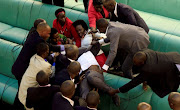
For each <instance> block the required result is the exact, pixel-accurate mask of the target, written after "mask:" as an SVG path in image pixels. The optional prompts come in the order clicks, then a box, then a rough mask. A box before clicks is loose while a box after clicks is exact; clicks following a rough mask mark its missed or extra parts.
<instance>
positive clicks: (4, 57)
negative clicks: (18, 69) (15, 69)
mask: <svg viewBox="0 0 180 110" xmlns="http://www.w3.org/2000/svg"><path fill="white" fill-rule="evenodd" d="M21 48H22V45H19V44H15V43H12V42H9V41H6V40H3V39H0V50H1V52H0V74H3V75H5V76H8V77H11V78H15V77H14V75H13V74H12V73H11V68H12V65H13V64H14V62H15V60H16V58H17V56H18V55H19V52H20V50H21Z"/></svg>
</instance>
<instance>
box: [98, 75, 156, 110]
mask: <svg viewBox="0 0 180 110" xmlns="http://www.w3.org/2000/svg"><path fill="white" fill-rule="evenodd" d="M104 79H105V83H106V84H108V85H109V86H111V87H112V88H115V89H117V88H119V87H121V86H123V85H124V84H126V83H128V82H129V81H130V79H127V78H123V77H120V76H116V75H112V74H108V73H104ZM152 93H153V92H152V90H151V89H150V88H149V89H148V90H147V91H144V90H143V89H142V84H140V85H139V86H137V87H135V88H133V89H131V90H130V91H128V92H126V93H119V94H118V96H119V97H120V100H121V103H120V106H119V107H116V106H115V105H114V103H113V101H112V99H111V97H110V96H109V95H107V94H106V93H101V94H100V96H101V103H100V105H99V107H100V108H101V109H102V110H134V108H136V107H137V105H138V104H139V103H140V102H142V101H143V102H147V103H150V101H151V96H152Z"/></svg>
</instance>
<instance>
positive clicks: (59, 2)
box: [42, 0, 64, 7]
mask: <svg viewBox="0 0 180 110" xmlns="http://www.w3.org/2000/svg"><path fill="white" fill-rule="evenodd" d="M52 1H53V2H54V5H56V6H60V7H64V0H42V2H43V3H46V4H51V5H52Z"/></svg>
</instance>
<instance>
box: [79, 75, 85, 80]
mask: <svg viewBox="0 0 180 110" xmlns="http://www.w3.org/2000/svg"><path fill="white" fill-rule="evenodd" d="M84 78H85V74H83V75H82V76H80V78H79V81H80V82H81V81H82V80H83V79H84Z"/></svg>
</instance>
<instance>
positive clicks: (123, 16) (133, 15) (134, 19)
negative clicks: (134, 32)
mask: <svg viewBox="0 0 180 110" xmlns="http://www.w3.org/2000/svg"><path fill="white" fill-rule="evenodd" d="M117 15H118V17H116V15H115V14H114V13H112V17H111V19H110V20H111V21H119V22H122V23H125V24H131V25H135V26H139V27H142V28H143V29H144V30H145V31H146V32H147V33H148V32H149V28H148V26H147V24H146V23H145V21H144V20H143V19H142V18H141V17H140V16H139V14H138V13H137V12H136V11H135V10H133V9H132V8H131V7H130V6H128V5H125V4H122V3H118V4H117Z"/></svg>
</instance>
